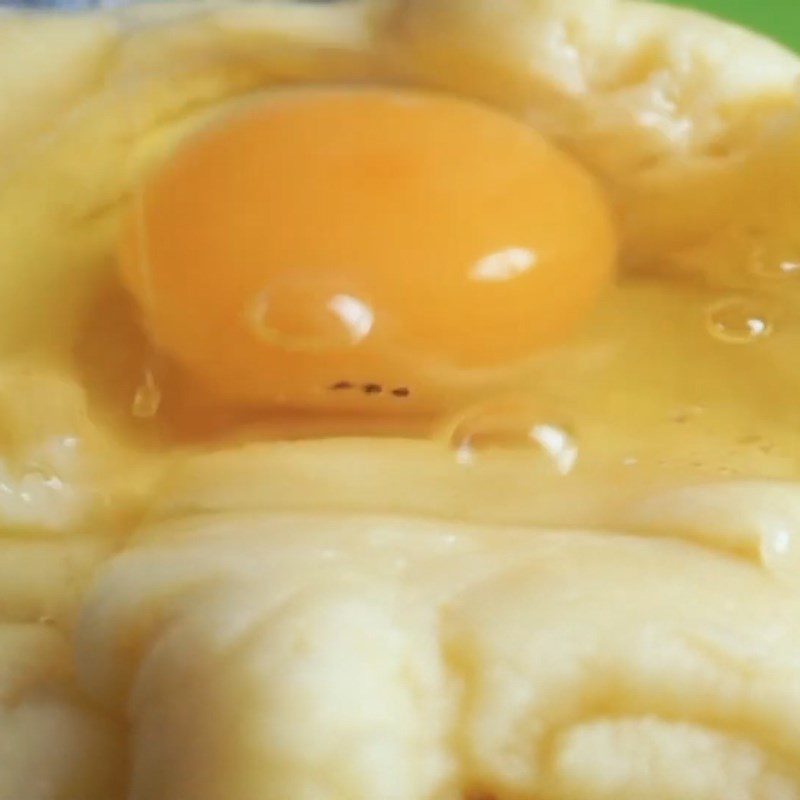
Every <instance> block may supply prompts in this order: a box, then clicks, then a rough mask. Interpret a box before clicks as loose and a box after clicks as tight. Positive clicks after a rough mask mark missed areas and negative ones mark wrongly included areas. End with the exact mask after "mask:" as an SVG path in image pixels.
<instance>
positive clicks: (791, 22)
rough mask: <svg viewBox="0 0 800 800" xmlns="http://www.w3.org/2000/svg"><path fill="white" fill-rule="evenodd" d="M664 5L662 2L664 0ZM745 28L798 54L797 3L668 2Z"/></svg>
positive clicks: (774, 0)
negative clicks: (764, 35) (770, 38)
mask: <svg viewBox="0 0 800 800" xmlns="http://www.w3.org/2000/svg"><path fill="white" fill-rule="evenodd" d="M665 1H666V0H665ZM668 1H669V2H671V3H672V5H678V6H690V7H692V8H699V9H701V10H702V11H707V12H709V13H710V14H715V15H716V16H718V17H726V18H727V19H730V20H733V21H734V22H739V23H741V24H743V25H747V27H749V28H753V29H754V30H758V31H761V32H762V33H766V34H767V35H769V36H772V37H773V38H774V39H778V40H779V41H781V42H783V43H784V44H786V45H788V46H789V47H791V48H793V49H795V50H797V51H800V0H668Z"/></svg>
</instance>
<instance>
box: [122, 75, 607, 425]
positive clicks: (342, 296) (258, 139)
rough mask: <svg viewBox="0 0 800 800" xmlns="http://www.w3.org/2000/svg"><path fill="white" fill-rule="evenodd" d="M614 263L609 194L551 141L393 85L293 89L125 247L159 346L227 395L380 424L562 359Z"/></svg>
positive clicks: (174, 185) (232, 123) (217, 144)
mask: <svg viewBox="0 0 800 800" xmlns="http://www.w3.org/2000/svg"><path fill="white" fill-rule="evenodd" d="M614 259H615V239H614V232H613V228H612V224H611V221H610V215H609V213H608V210H607V208H606V205H605V203H604V199H603V197H602V195H601V193H600V192H599V190H598V189H597V188H596V186H595V185H594V183H593V181H592V179H591V177H590V176H589V175H588V174H587V173H585V172H584V171H583V170H582V169H581V168H580V167H579V166H578V165H577V164H576V163H575V162H573V161H572V160H571V159H570V158H569V157H568V156H566V155H564V154H562V153H561V152H559V151H558V150H556V149H555V148H554V147H552V146H551V145H550V144H549V143H548V142H547V141H546V140H545V139H543V137H542V136H541V135H539V134H537V133H536V132H535V131H534V130H532V129H531V128H530V127H528V126H526V125H524V124H522V123H520V122H518V121H516V120H514V119H513V118H511V117H509V116H506V115H504V114H502V113H500V112H498V111H494V110H491V109H489V108H486V107H484V106H481V105H478V104H474V103H471V102H467V101H463V100H459V99H455V98H451V97H447V96H440V95H436V94H425V93H416V92H411V91H406V90H400V89H389V88H387V89H382V88H374V89H371V88H341V89H339V88H331V89H325V88H319V89H312V88H306V89H299V90H288V89H287V90H281V91H276V92H274V93H272V94H271V95H269V96H266V97H262V98H260V99H259V100H258V101H254V102H253V103H252V104H250V105H248V106H247V107H246V108H244V109H240V110H239V111H237V112H235V113H233V114H231V115H229V116H227V117H226V118H225V119H222V120H220V121H218V122H217V123H216V124H214V125H211V126H209V127H208V128H206V129H205V130H203V131H201V132H200V133H198V134H196V135H194V136H193V137H190V138H189V139H188V140H187V141H185V142H184V143H183V144H182V145H180V146H179V148H178V149H177V151H176V152H175V153H174V154H173V155H172V156H171V158H170V159H168V160H167V162H166V163H165V164H164V165H163V166H161V167H160V169H159V170H157V171H156V172H155V174H154V175H153V176H152V177H151V178H150V180H149V181H148V182H147V183H146V184H145V185H144V187H143V189H142V191H141V194H140V196H139V197H137V198H136V201H135V203H134V205H133V208H132V210H131V212H130V214H129V218H128V220H127V223H126V225H125V233H124V236H123V241H122V246H121V264H122V272H123V277H124V280H125V282H126V284H127V286H128V287H129V288H130V290H131V291H132V292H133V294H134V296H135V297H136V299H137V301H138V303H139V305H140V306H141V309H142V311H143V315H144V317H145V321H146V324H147V327H148V331H149V334H150V336H151V337H152V339H153V342H154V344H155V345H156V346H157V347H159V348H160V349H161V350H162V351H163V352H165V353H166V354H168V355H169V356H171V357H172V358H173V359H174V360H175V361H177V362H178V363H179V364H180V365H182V367H183V368H185V369H186V370H188V372H189V373H190V374H191V375H193V376H194V377H195V378H196V379H198V380H199V381H200V382H201V383H202V384H204V385H205V386H206V387H207V388H208V389H209V390H210V391H211V392H212V393H213V394H214V395H216V396H218V397H220V398H222V399H224V400H225V401H227V402H230V403H232V404H237V405H242V406H250V407H253V406H255V407H258V406H269V405H283V406H291V407H296V408H309V409H330V408H342V409H351V410H352V409H356V410H360V409H376V408H379V410H380V411H381V412H386V411H387V410H389V409H390V410H391V411H394V410H396V409H398V408H400V407H402V406H405V407H408V408H417V409H419V408H426V407H430V406H432V405H436V404H439V403H441V402H443V400H446V398H447V395H448V391H449V390H450V385H449V381H451V380H452V376H455V375H464V374H469V373H470V371H472V372H475V371H478V370H486V369H487V368H498V367H505V366H507V365H509V364H513V363H514V362H517V361H521V360H524V359H526V358H528V357H530V356H531V355H532V354H534V353H536V352H537V351H538V350H540V349H541V348H543V347H546V346H548V345H552V344H554V343H558V342H559V341H560V340H562V339H563V338H564V337H565V336H566V335H567V334H568V332H569V331H570V330H571V329H572V328H573V327H574V326H575V325H576V323H577V322H578V321H579V320H581V318H583V317H584V316H585V315H586V314H587V312H588V311H589V310H590V309H591V308H592V306H593V305H594V303H595V302H596V300H597V298H598V295H599V294H600V292H601V291H602V289H603V288H604V286H605V285H606V284H608V282H609V281H610V279H611V277H612V274H613V265H614ZM389 400H392V401H395V402H392V403H391V405H390V406H387V403H388V401H389Z"/></svg>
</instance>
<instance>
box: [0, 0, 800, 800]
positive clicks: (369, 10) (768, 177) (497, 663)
mask: <svg viewBox="0 0 800 800" xmlns="http://www.w3.org/2000/svg"><path fill="white" fill-rule="evenodd" d="M0 76H2V80H0V83H1V84H2V93H1V94H2V96H1V97H0V146H1V147H2V148H3V153H4V155H5V159H4V166H3V168H2V172H0V317H1V318H2V325H0V351H1V352H2V359H3V361H2V365H0V800H21V799H22V798H24V800H255V798H258V800H475V799H476V798H481V799H483V798H493V800H543V799H546V800H578V799H579V798H580V800H612V799H613V800H642V798H647V799H648V800H686V799H687V798H691V800H791V799H792V798H800V722H798V720H800V633H799V632H798V626H797V618H798V613H800V555H799V553H800V548H799V547H798V536H800V484H798V481H800V468H798V461H797V453H798V445H800V441H798V439H799V438H800V412H798V409H797V402H796V397H797V393H798V390H799V389H800V371H798V369H797V363H796V362H797V359H796V353H797V348H798V346H800V283H798V282H797V281H798V279H799V278H800V233H798V228H797V226H796V219H797V218H798V214H799V213H800V195H798V190H797V186H798V185H800V180H798V178H800V175H798V172H800V112H799V111H798V102H797V96H796V85H797V79H798V76H800V61H798V60H797V59H796V58H795V57H794V56H793V55H791V54H789V53H787V52H785V51H784V50H782V49H781V48H779V47H778V46H777V45H774V44H772V43H770V42H768V41H766V40H763V39H761V38H759V37H757V36H755V35H754V34H751V33H749V32H746V31H743V30H739V29H737V28H734V27H731V26H727V25H725V24H723V23H721V22H718V21H715V20H711V19H707V18H705V17H703V16H701V15H698V14H695V13H692V12H688V11H682V10H675V9H670V8H667V7H661V6H655V5H650V4H648V3H640V2H630V1H628V0H371V1H368V0H352V1H346V2H341V3H337V4H334V5H330V6H323V5H320V6H316V5H311V4H292V3H282V2H275V3H271V2H260V3H256V4H237V3H226V4H220V5H216V4H212V5H210V6H209V5H202V6H192V5H189V4H187V5H183V4H170V5H160V4H155V5H146V6H141V7H132V8H126V9H121V10H117V11H113V12H102V13H97V14H89V15H79V16H74V17H61V18H57V17H55V16H50V15H47V14H43V15H28V14H23V13H19V12H13V11H6V12H4V13H3V14H2V15H0ZM312 84H313V85H319V84H333V85H342V84H359V85H360V84H370V85H372V84H380V85H398V86H404V87H414V88H417V89H423V90H436V91H444V92H447V93H451V94H452V95H454V96H457V97H463V98H467V99H470V100H479V101H481V102H485V103H488V104H490V105H491V106H493V107H495V108H497V109H500V110H501V111H503V112H505V113H507V114H509V115H512V116H513V117H514V118H515V119H517V120H521V121H523V122H525V123H528V124H530V125H532V126H533V127H535V128H536V129H537V130H538V131H540V132H541V133H543V134H544V135H545V136H546V137H548V138H549V139H550V140H551V141H552V142H553V143H555V144H557V145H558V146H560V147H561V148H563V149H564V151H565V152H567V153H569V154H570V155H571V156H572V157H573V158H574V159H576V161H577V162H578V163H580V164H582V165H583V167H585V168H586V169H587V170H589V172H591V173H592V174H593V175H594V176H595V177H596V178H597V180H598V181H599V183H600V185H601V186H602V187H603V190H604V191H605V193H606V195H607V197H608V201H609V204H610V207H611V209H612V210H613V213H614V215H615V218H616V220H617V225H618V229H619V235H620V249H621V255H620V262H621V263H620V266H619V271H620V276H619V280H618V281H617V284H616V285H615V286H614V287H613V288H612V289H611V290H609V292H608V293H607V294H606V296H605V297H604V298H603V299H602V301H601V302H600V303H599V304H598V306H597V308H596V309H595V311H594V312H593V314H592V315H591V317H590V318H588V319H587V320H585V324H584V325H583V326H582V328H581V329H580V331H579V332H578V333H576V334H575V335H574V336H573V337H572V338H570V339H568V340H565V341H563V342H561V343H559V344H558V345H557V346H554V347H552V348H550V349H547V350H546V351H544V352H541V353H538V354H536V356H535V357H534V358H532V359H531V361H530V362H529V363H526V365H525V368H524V369H520V368H515V369H513V370H508V371H500V372H501V374H497V375H495V376H494V380H495V383H494V384H493V389H492V392H491V393H488V394H487V393H478V394H476V395H475V396H471V395H470V396H469V397H468V398H467V399H466V400H467V401H466V402H462V398H459V402H458V403H456V404H454V406H453V407H452V408H451V409H449V410H448V411H447V413H444V414H443V415H442V416H441V417H437V418H436V419H430V420H414V421H413V423H411V422H408V421H404V422H403V423H402V424H400V423H397V424H395V423H393V422H391V421H389V422H386V421H380V420H373V421H371V422H370V423H369V425H368V426H366V427H365V428H363V429H359V428H358V425H357V422H358V421H357V420H356V421H354V420H352V419H341V418H338V417H337V418H333V417H331V418H325V417H324V415H323V417H321V418H319V417H318V418H314V419H309V418H306V417H299V416H292V415H289V414H282V415H270V414H268V413H267V414H255V415H252V414H251V415H238V414H234V415H230V414H227V413H225V412H220V411H219V409H216V410H210V409H209V408H206V407H204V405H203V400H202V398H201V399H197V398H194V400H192V402H189V403H188V404H187V403H186V402H185V401H184V400H181V398H180V397H178V394H179V393H178V394H176V392H175V389H174V387H173V386H172V384H171V383H170V378H169V377H167V378H164V379H163V380H162V377H163V376H162V370H163V364H162V363H161V361H160V355H161V354H158V353H154V352H153V350H152V348H151V347H150V346H149V345H148V344H147V342H146V341H145V337H144V336H143V335H142V334H141V333H140V331H139V324H138V320H137V312H136V310H135V309H134V308H133V304H132V303H131V302H130V300H129V299H128V298H127V297H126V296H125V294H124V292H123V290H122V289H121V288H120V286H119V279H118V276H117V270H116V263H115V261H116V254H117V249H118V244H117V243H118V238H119V235H120V227H121V220H122V217H123V215H124V213H125V210H126V209H128V208H129V207H130V203H131V202H132V198H135V197H136V196H137V192H138V191H139V188H140V187H141V185H142V182H143V181H145V180H146V177H147V175H149V174H150V171H151V170H153V169H156V168H158V166H159V165H161V164H163V163H165V160H166V159H168V158H169V155H170V153H171V152H172V151H173V149H174V147H175V146H176V145H178V144H179V143H180V142H182V141H184V139H185V137H186V136H188V135H190V134H192V133H193V132H195V131H197V130H199V129H202V127H203V126H205V125H207V124H211V123H214V121H215V120H218V119H220V118H221V116H222V115H225V114H228V113H231V111H232V110H235V109H236V108H240V107H243V106H244V105H246V104H247V103H251V102H253V99H254V98H255V97H259V96H261V95H263V94H264V93H268V92H270V91H271V90H273V89H275V88H277V87H280V88H281V89H282V90H283V89H285V87H286V86H287V85H292V86H294V85H299V86H305V85H312ZM576 235H579V233H578V232H576ZM171 387H172V388H171ZM376 402H382V400H381V401H379V400H376ZM209 419H211V421H210V422H209ZM372 434H374V435H372Z"/></svg>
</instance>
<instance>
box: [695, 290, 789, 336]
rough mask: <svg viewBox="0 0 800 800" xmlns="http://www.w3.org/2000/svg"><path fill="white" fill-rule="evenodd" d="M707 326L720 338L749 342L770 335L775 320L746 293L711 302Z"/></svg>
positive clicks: (710, 331) (712, 333)
mask: <svg viewBox="0 0 800 800" xmlns="http://www.w3.org/2000/svg"><path fill="white" fill-rule="evenodd" d="M706 327H707V329H708V332H709V333H710V334H711V335H712V336H713V337H714V338H715V339H717V341H720V342H724V343H725V344H735V345H746V344H753V343H755V342H758V341H760V340H763V339H766V338H767V337H768V336H770V335H771V334H772V333H773V331H774V321H773V319H772V315H771V313H770V312H769V310H768V309H767V308H765V307H764V305H763V304H762V303H759V302H757V301H756V300H753V299H750V298H746V297H727V298H724V299H722V300H718V301H717V302H715V303H712V304H711V305H710V306H708V308H707V309H706Z"/></svg>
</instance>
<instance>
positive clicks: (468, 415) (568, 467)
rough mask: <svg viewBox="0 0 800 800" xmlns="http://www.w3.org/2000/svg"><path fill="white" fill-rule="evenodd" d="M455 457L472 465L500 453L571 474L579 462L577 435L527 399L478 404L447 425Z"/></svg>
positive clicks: (464, 463)
mask: <svg viewBox="0 0 800 800" xmlns="http://www.w3.org/2000/svg"><path fill="white" fill-rule="evenodd" d="M445 436H446V440H447V443H448V446H449V447H450V449H451V450H452V451H453V452H454V454H455V457H456V460H457V461H458V463H459V464H461V465H462V466H473V465H476V464H478V463H480V461H481V460H482V459H483V458H486V457H490V456H491V455H493V454H497V453H506V454H512V455H524V456H527V457H532V458H533V459H535V461H536V462H537V464H540V465H542V466H545V467H546V468H547V470H548V471H550V472H551V473H556V474H559V475H568V474H569V473H571V472H572V471H573V469H574V468H575V465H576V464H577V462H578V457H579V447H578V443H577V441H576V439H575V437H574V436H573V435H572V433H571V432H570V431H569V430H568V429H567V427H566V426H564V425H563V424H562V423H560V422H557V421H555V420H554V419H553V418H552V416H551V415H548V414H546V413H544V412H543V409H542V407H541V405H540V404H538V403H537V402H535V401H526V400H524V399H523V400H498V401H493V402H487V403H485V404H482V405H479V406H476V407H474V408H471V409H469V410H467V411H466V412H464V413H462V414H460V415H458V416H457V417H456V418H455V419H454V420H453V421H452V422H451V423H450V424H449V425H447V426H445Z"/></svg>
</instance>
